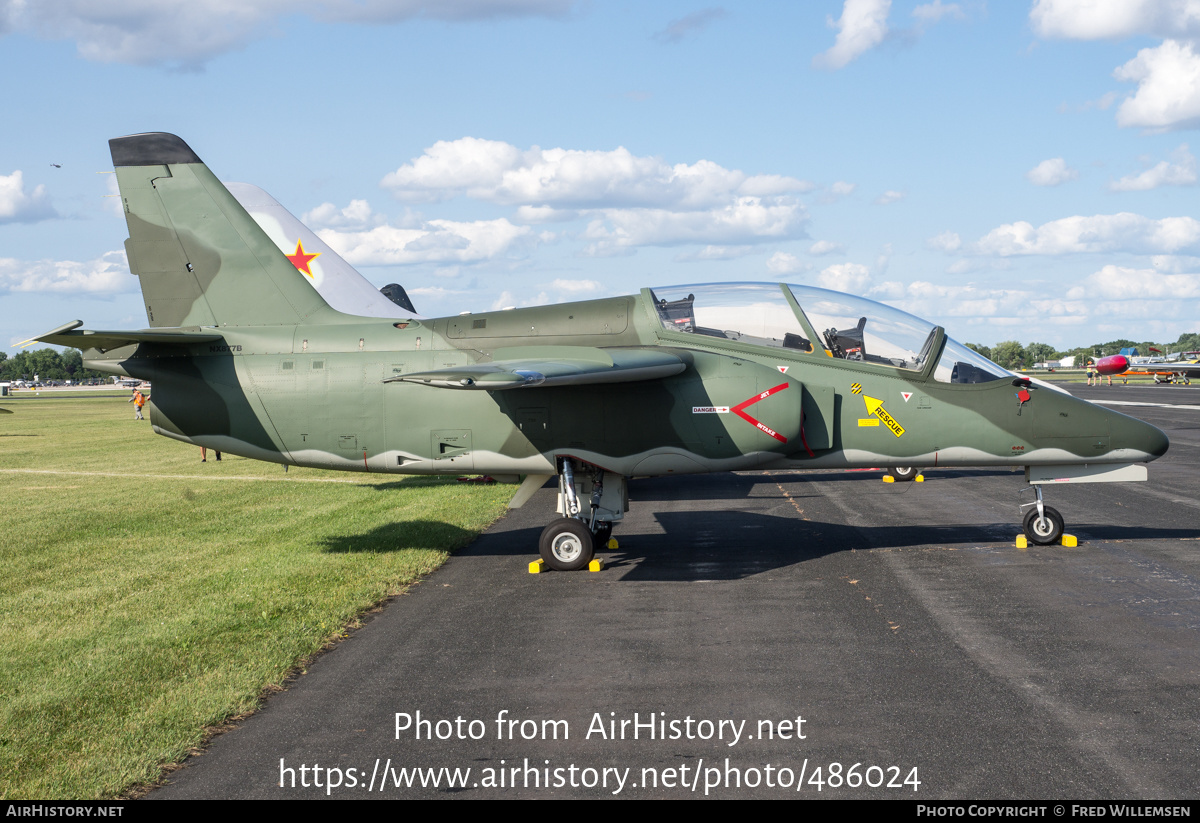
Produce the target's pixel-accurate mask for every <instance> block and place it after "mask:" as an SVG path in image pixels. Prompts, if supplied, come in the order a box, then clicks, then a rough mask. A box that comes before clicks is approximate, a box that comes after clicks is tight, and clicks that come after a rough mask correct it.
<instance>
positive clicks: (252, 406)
mask: <svg viewBox="0 0 1200 823" xmlns="http://www.w3.org/2000/svg"><path fill="white" fill-rule="evenodd" d="M110 147H111V150H112V155H113V161H114V165H115V167H116V173H117V179H118V183H119V185H120V191H121V196H122V200H123V203H124V208H125V215H126V219H127V222H128V227H129V239H128V240H127V241H126V250H127V252H128V256H129V263H130V268H131V270H132V271H133V272H134V274H136V275H137V276H138V277H139V278H140V280H141V289H142V294H143V298H144V300H145V304H146V315H147V318H148V319H149V324H150V328H149V329H147V330H144V331H139V332H121V331H97V332H90V331H84V330H81V329H79V328H78V327H79V326H80V325H81V323H80V322H78V321H77V322H75V323H72V324H68V325H66V326H63V327H61V328H60V329H56V330H55V331H54V332H51V333H49V334H47V335H43V336H42V337H40V338H39V339H40V340H42V341H45V342H49V343H55V344H59V345H68V346H74V347H77V348H81V349H83V350H84V361H85V364H86V365H87V366H88V367H89V368H94V369H100V370H103V371H106V372H110V373H113V374H119V375H128V376H131V377H136V378H142V379H144V380H148V381H151V382H152V384H153V393H152V397H151V402H150V404H149V409H150V419H151V421H152V424H153V426H154V430H155V431H156V432H158V433H159V434H163V435H166V436H168V437H172V438H175V439H177V440H182V441H184V442H187V443H193V444H197V445H202V446H207V447H210V448H216V449H220V450H221V451H225V452H229V453H232V454H238V455H243V456H246V457H251V458H256V459H260V460H269V461H274V462H278V463H283V464H292V465H301V466H313V467H320V468H327V469H339V470H344V471H369V472H381V473H401V474H442V473H449V474H462V473H489V474H496V475H521V474H525V475H541V476H553V475H555V474H558V473H559V471H560V465H559V463H560V460H561V458H564V457H568V458H573V459H574V460H575V461H577V463H576V465H578V463H579V462H582V463H584V464H590V467H598V468H601V469H603V470H604V471H605V472H608V473H609V474H610V475H611V476H614V477H616V476H620V477H631V476H646V475H665V474H671V473H676V474H686V473H695V472H710V471H725V470H736V469H780V468H834V467H869V466H927V467H929V466H1034V465H1050V466H1063V465H1072V464H1088V465H1095V464H1131V463H1140V462H1146V461H1150V460H1153V459H1155V458H1156V457H1158V456H1160V455H1162V454H1163V453H1165V451H1166V449H1167V439H1166V436H1165V435H1164V434H1163V433H1162V432H1160V431H1159V430H1158V429H1156V428H1154V427H1152V426H1149V425H1147V424H1145V423H1143V422H1141V421H1138V420H1135V419H1133V418H1130V417H1127V416H1125V415H1122V414H1119V413H1117V412H1114V411H1110V410H1108V409H1105V408H1101V407H1099V406H1096V405H1093V404H1090V403H1087V402H1085V401H1083V400H1079V399H1077V398H1074V397H1071V396H1069V395H1067V394H1065V393H1062V392H1058V391H1053V390H1050V389H1048V388H1044V387H1040V386H1037V385H1032V386H1025V387H1024V388H1025V390H1027V392H1028V395H1027V396H1028V397H1029V398H1030V399H1029V401H1028V402H1025V403H1020V402H1019V399H1018V397H1017V396H1016V394H1017V393H1018V391H1020V390H1021V389H1022V387H1021V386H1014V384H1013V382H1012V381H1010V380H1008V379H1003V380H992V381H990V382H983V383H947V382H940V381H937V380H934V379H933V370H934V366H935V365H936V364H937V362H938V359H939V357H940V355H941V352H942V347H943V346H945V345H946V343H947V341H948V338H946V336H945V333H944V332H943V331H942V330H941V329H940V328H936V329H935V330H934V332H933V333H932V334H931V340H932V349H931V352H930V353H931V356H929V357H928V359H927V361H926V363H925V365H924V367H923V368H922V369H921V370H919V371H915V370H912V369H901V368H894V367H891V366H888V365H881V364H879V363H871V362H856V361H854V360H844V359H837V358H834V357H832V356H830V353H829V352H827V351H826V349H825V347H824V346H822V345H821V344H820V342H819V340H820V338H819V337H817V336H816V334H815V330H813V329H812V328H811V325H810V324H809V321H808V320H807V319H804V320H803V324H804V328H805V329H806V330H807V331H808V332H809V333H808V335H807V336H808V337H809V338H810V339H814V340H816V341H818V342H817V345H815V346H813V347H812V351H803V350H800V349H795V348H780V347H767V346H762V345H756V344H754V343H750V342H745V341H742V340H736V339H725V338H723V337H719V336H717V337H714V336H705V335H700V334H696V333H687V332H685V331H673V330H670V329H668V328H666V327H665V326H664V323H663V322H662V318H661V316H660V313H659V311H658V307H657V301H656V299H655V297H654V296H653V295H652V293H651V291H650V290H649V289H646V290H643V291H642V292H641V294H638V295H629V296H623V297H614V298H608V299H602V300H591V301H585V302H577V303H565V304H559V305H552V306H541V307H536V308H523V309H513V310H507V311H495V312H486V313H481V314H469V315H463V316H455V317H442V318H418V317H412V318H403V319H401V320H399V321H397V319H396V318H395V317H389V318H383V319H381V318H372V317H362V316H353V315H348V314H343V313H341V312H338V311H335V310H334V309H332V308H331V307H330V306H329V305H328V304H327V303H326V302H325V301H324V300H322V299H321V297H320V295H319V294H318V292H317V291H316V290H315V288H314V287H313V285H312V284H311V283H310V282H308V279H307V278H305V277H304V276H303V275H302V274H301V273H300V272H299V271H297V268H296V266H295V265H293V263H292V262H291V261H290V260H289V259H288V258H287V257H285V255H284V253H283V252H281V251H280V249H279V247H278V246H277V245H276V243H275V242H273V241H272V240H271V239H270V238H269V237H268V236H267V235H266V234H265V233H264V232H263V231H262V229H261V228H260V227H259V226H258V225H257V224H256V223H255V222H254V220H253V219H251V217H250V216H249V215H248V214H247V213H246V211H245V209H244V208H243V207H242V206H241V205H239V203H238V201H237V200H236V199H235V198H234V197H233V196H232V195H231V194H230V193H229V191H228V190H227V189H226V188H225V187H224V186H223V185H222V184H221V183H220V182H219V181H218V180H217V178H216V177H214V176H213V174H212V173H211V172H210V171H209V170H208V168H207V167H206V166H205V165H204V164H203V163H201V162H200V160H199V158H198V157H197V156H196V155H195V154H194V153H193V152H192V150H191V149H190V148H189V147H188V146H187V145H186V144H185V143H184V142H183V141H182V140H180V139H179V138H178V137H175V136H173V135H167V134H146V135H133V136H130V137H123V138H117V139H114V140H112V141H110ZM778 288H780V289H781V290H782V291H783V294H784V296H785V298H786V299H787V300H788V303H789V304H790V305H792V306H793V307H795V305H796V301H795V298H794V297H793V296H792V292H790V291H789V290H788V289H787V288H786V287H784V286H779V287H778ZM798 316H803V314H802V313H798ZM997 368H998V367H997ZM385 381H388V382H385ZM904 393H908V395H909V396H908V397H905V396H904ZM872 402H873V403H874V408H872ZM739 404H740V409H739V410H738V411H736V412H735V411H733V409H734V407H738V406H739ZM707 409H715V410H717V411H715V412H711V413H706V411H705V410H707ZM722 409H723V410H724V411H720V410H722ZM873 418H874V419H877V420H879V421H880V422H881V424H874V423H871V424H869V425H867V424H864V423H861V422H860V421H864V420H865V421H867V422H868V423H869V422H870V420H871V419H873ZM606 476H609V475H606ZM618 518H619V515H618ZM618 518H614V519H618Z"/></svg>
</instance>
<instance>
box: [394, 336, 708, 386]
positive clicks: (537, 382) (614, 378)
mask: <svg viewBox="0 0 1200 823" xmlns="http://www.w3.org/2000/svg"><path fill="white" fill-rule="evenodd" d="M493 356H494V358H495V359H494V360H492V361H491V362H489V363H474V364H472V365H470V366H453V367H451V368H448V369H435V370H433V371H425V372H415V373H413V374H402V375H400V376H399V377H391V378H388V379H387V380H384V381H383V382H385V383H397V382H404V383H419V384H421V385H425V386H434V387H436V388H439V389H470V390H476V391H478V390H483V391H502V390H504V389H520V388H531V387H534V386H586V385H595V384H599V383H632V382H634V381H637V380H661V379H662V378H664V377H670V376H672V375H675V374H679V373H680V372H681V371H683V370H684V369H686V368H687V366H688V361H687V360H685V357H686V355H684V354H682V353H676V352H673V351H668V350H666V349H660V348H638V347H630V348H613V349H598V348H589V347H586V346H523V347H516V348H509V349H497V350H496V352H495V353H494V355H493Z"/></svg>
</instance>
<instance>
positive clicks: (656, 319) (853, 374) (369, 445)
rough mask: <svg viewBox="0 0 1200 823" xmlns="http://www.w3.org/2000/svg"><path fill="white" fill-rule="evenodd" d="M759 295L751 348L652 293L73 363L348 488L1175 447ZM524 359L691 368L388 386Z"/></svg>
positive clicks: (1131, 456) (168, 415) (207, 437)
mask: <svg viewBox="0 0 1200 823" xmlns="http://www.w3.org/2000/svg"><path fill="white" fill-rule="evenodd" d="M763 288H764V290H765V291H764V294H770V291H769V289H770V288H782V289H784V290H785V291H784V292H783V294H784V295H785V296H786V297H787V298H788V299H787V301H786V303H787V305H788V306H791V307H792V309H794V310H795V312H796V325H795V327H794V329H795V331H794V333H790V332H781V333H779V335H778V337H777V338H772V337H770V335H771V334H772V333H773V332H772V331H771V330H770V329H768V330H767V331H761V330H759V327H758V326H754V324H756V323H760V319H759V314H761V313H762V310H761V309H760V308H758V304H757V303H755V304H754V306H755V312H758V313H759V314H753V318H754V319H752V320H746V319H745V318H747V317H749V316H750V315H748V314H747V313H746V311H745V307H744V306H741V305H739V307H738V310H739V312H740V314H738V315H737V316H738V317H741V318H743V324H744V325H745V327H746V328H750V327H751V326H754V329H753V330H752V332H744V331H739V330H737V329H722V328H720V327H718V326H713V327H706V326H703V325H701V323H700V322H699V321H695V320H694V319H693V318H688V322H687V323H684V324H682V325H678V324H679V323H680V321H679V320H678V319H675V320H672V319H671V318H677V317H678V316H680V314H679V312H675V313H674V314H672V313H671V312H670V311H668V307H669V304H668V301H667V300H666V299H665V298H660V297H658V296H657V295H655V293H654V292H653V291H651V290H649V289H647V290H644V291H643V292H642V293H641V294H640V295H630V296H624V297H615V298H609V299H604V300H592V301H586V302H579V303H566V304H558V305H552V306H542V307H537V308H526V309H514V310H509V311H497V312H487V313H482V314H468V315H461V316H454V317H443V318H434V319H419V320H416V319H414V320H406V321H401V322H396V321H395V319H387V320H380V319H374V318H364V317H353V316H349V315H341V316H340V318H339V319H338V320H337V322H332V323H331V322H325V323H323V324H320V325H295V326H285V325H279V326H246V325H242V326H222V327H219V328H217V329H215V331H217V332H219V333H220V335H221V337H222V338H223V339H222V342H219V343H203V344H195V345H191V346H187V347H180V346H173V347H166V346H161V347H160V346H156V345H154V344H148V343H142V344H140V345H137V346H127V347H125V348H124V349H120V350H113V351H109V352H105V353H101V352H99V351H97V350H94V349H93V350H89V351H88V352H86V353H85V359H86V360H87V365H88V366H89V367H92V368H101V369H104V370H107V371H110V372H113V373H118V374H127V375H129V376H132V377H138V378H142V379H145V380H149V381H151V383H152V385H153V391H152V396H151V403H150V415H151V421H152V423H153V425H154V428H155V430H156V431H157V432H158V433H160V434H163V435H166V436H168V437H173V438H176V439H179V440H183V441H185V442H189V443H194V444H198V445H204V446H210V447H215V448H219V449H221V450H222V451H227V452H230V453H233V454H240V455H244V456H247V457H252V458H256V459H260V460H270V461H275V462H279V463H285V464H292V465H301V466H312V467H318V468H326V469H340V470H347V471H370V472H384V473H400V474H443V473H446V474H462V473H488V474H554V473H555V472H556V469H555V465H556V459H557V458H561V457H572V458H576V459H578V460H582V461H585V462H587V463H590V464H593V465H595V466H598V467H601V468H603V469H605V470H607V471H610V472H613V473H616V474H620V475H625V476H646V475H664V474H672V473H677V474H686V473H696V472H708V471H725V470H741V469H762V468H828V467H841V468H849V467H856V466H857V467H862V466H914V465H915V466H998V465H1013V466H1028V465H1038V464H1046V465H1050V464H1063V463H1081V462H1086V463H1134V462H1144V461H1148V460H1153V459H1154V458H1156V457H1158V456H1160V455H1161V454H1163V453H1164V452H1165V451H1166V448H1167V440H1166V437H1165V436H1164V435H1163V434H1162V433H1161V432H1160V431H1158V430H1157V429H1155V428H1154V427H1152V426H1149V425H1147V424H1145V423H1142V422H1140V421H1138V420H1135V419H1133V418H1130V417H1127V416H1125V415H1122V414H1119V413H1117V412H1113V411H1110V410H1108V409H1105V408H1101V407H1099V406H1096V405H1093V404H1090V403H1087V402H1085V401H1082V400H1079V399H1077V398H1074V397H1071V396H1069V395H1067V394H1065V393H1062V392H1059V391H1054V390H1051V389H1049V388H1043V387H1039V386H1030V385H1027V381H1026V384H1019V383H1020V378H1017V377H1016V376H1014V375H1012V374H1010V373H1007V372H1003V370H1002V369H999V367H995V368H994V369H992V371H993V372H994V371H997V370H998V371H999V372H1000V374H991V373H989V374H986V375H984V376H983V377H980V376H979V375H980V373H981V372H985V371H987V369H988V368H990V366H994V364H989V365H987V366H983V367H982V368H981V367H980V366H979V363H978V361H972V362H973V363H975V365H969V364H968V363H967V361H966V360H965V359H964V360H963V361H962V362H957V361H955V360H954V357H957V356H958V355H952V354H951V348H950V347H951V345H953V346H957V344H954V343H953V341H950V340H949V339H948V338H946V337H945V334H944V332H942V331H941V329H934V328H933V327H932V326H930V327H929V328H930V329H931V331H930V332H929V335H928V338H927V339H926V340H925V347H924V349H922V350H921V353H920V354H919V355H917V354H909V355H907V357H908V358H909V359H908V360H905V359H904V358H905V355H903V354H899V355H898V354H897V353H896V352H895V351H890V352H888V354H889V356H888V357H884V356H878V355H873V354H872V352H874V351H882V350H883V348H882V347H883V346H884V345H885V341H883V340H881V339H877V338H875V337H872V335H871V329H872V326H871V325H869V324H868V325H867V332H866V335H865V338H864V335H863V331H862V328H861V327H862V324H861V323H860V324H859V329H858V331H859V334H858V337H857V338H854V336H853V330H850V331H849V332H848V331H846V330H845V329H843V330H842V331H841V332H837V331H836V330H835V329H830V330H829V331H830V332H834V334H833V335H832V336H831V335H830V334H829V333H828V332H825V333H821V332H818V331H817V328H818V326H817V325H815V324H816V322H817V321H816V320H815V319H810V315H813V316H815V315H816V314H817V313H819V311H820V310H819V309H817V308H812V309H809V308H808V307H807V306H805V307H804V308H801V307H800V306H799V304H798V302H797V300H799V299H800V297H798V296H796V295H800V296H803V297H807V298H808V299H809V300H813V299H815V298H814V297H813V294H815V292H816V291H819V290H808V292H801V291H800V290H799V288H798V287H790V289H791V290H790V291H789V290H788V289H789V287H786V286H773V287H766V286H764V287H763ZM700 294H701V298H703V297H704V296H705V295H704V293H703V292H700ZM830 294H835V293H830ZM688 297H689V298H691V297H693V295H692V294H689V295H688ZM818 297H819V295H818ZM772 299H774V298H772ZM682 302H683V301H675V302H674V303H671V304H670V305H675V304H676V303H682ZM695 302H696V304H697V307H695V311H692V310H693V308H694V307H693V305H692V301H691V300H689V301H687V309H688V311H687V312H685V314H691V315H693V316H695V317H702V316H703V315H702V312H701V311H700V309H699V307H698V306H699V303H700V301H699V300H697V301H695ZM743 302H745V301H743ZM864 302H869V301H864ZM873 305H876V306H877V305H878V304H873ZM854 308H857V306H855V307H854ZM772 310H774V308H772ZM730 316H732V315H730ZM905 317H909V316H905ZM722 319H724V318H722ZM913 319H914V320H915V318H913ZM728 322H731V323H734V325H737V321H728ZM873 322H874V321H873ZM885 323H886V321H879V323H877V324H876V325H881V326H882V325H884V324H885ZM205 331H212V330H210V329H205ZM918 331H920V329H918ZM839 335H840V336H839ZM864 339H865V340H866V341H867V342H866V343H865V344H864V343H863V340H864ZM856 340H857V343H858V345H857V346H856V345H855V341H856ZM822 341H824V342H822ZM529 347H546V348H545V351H547V352H552V351H562V350H566V349H567V348H569V347H582V348H584V349H588V350H595V349H600V350H611V349H618V348H623V347H662V348H665V349H668V350H670V351H671V352H673V353H675V354H676V355H678V356H679V357H680V358H681V359H682V361H683V362H684V363H685V364H686V368H685V369H684V370H683V371H681V372H679V373H678V374H675V375H673V376H670V377H665V378H661V379H654V380H634V381H630V382H616V383H611V384H602V385H576V386H532V387H530V388H518V389H512V390H507V391H455V390H451V389H447V388H439V387H434V386H431V385H422V384H420V383H412V382H403V381H400V382H389V383H385V382H384V381H385V380H389V379H393V378H397V377H403V376H404V375H407V374H412V373H417V372H429V371H433V370H440V369H453V368H456V367H463V366H470V365H472V364H479V363H486V362H488V361H492V360H502V359H503V357H504V352H505V350H510V349H518V348H523V349H526V350H527V349H529ZM918 347H919V343H918V344H914V345H913V346H912V348H913V350H914V351H915V350H916V349H917V348H918ZM959 348H960V349H961V347H959ZM953 351H955V352H957V351H958V349H954V350H953ZM548 356H549V355H548ZM962 357H964V358H965V357H966V355H963V356H962ZM984 362H985V363H986V361H984ZM897 364H899V365H897ZM951 375H953V376H951ZM966 375H970V377H966ZM985 378H986V379H985ZM1014 379H1015V380H1017V382H1018V384H1014ZM967 380H972V381H976V382H965V381H967Z"/></svg>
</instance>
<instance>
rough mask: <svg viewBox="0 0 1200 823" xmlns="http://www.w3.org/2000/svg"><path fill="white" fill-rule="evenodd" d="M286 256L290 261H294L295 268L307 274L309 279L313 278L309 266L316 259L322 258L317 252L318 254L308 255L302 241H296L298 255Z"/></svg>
mask: <svg viewBox="0 0 1200 823" xmlns="http://www.w3.org/2000/svg"><path fill="white" fill-rule="evenodd" d="M284 256H285V257H287V259H288V260H291V261H292V265H293V266H295V267H296V268H297V269H299V270H300V271H302V272H304V273H305V274H307V275H308V276H309V277H312V276H313V273H312V269H310V268H309V266H308V264H309V263H311V262H312V261H313V260H315V259H316V258H318V257H320V256H321V253H320V252H317V253H316V254H306V253H305V252H304V243H303V242H302V241H300V240H297V241H296V253H295V254H288V255H284Z"/></svg>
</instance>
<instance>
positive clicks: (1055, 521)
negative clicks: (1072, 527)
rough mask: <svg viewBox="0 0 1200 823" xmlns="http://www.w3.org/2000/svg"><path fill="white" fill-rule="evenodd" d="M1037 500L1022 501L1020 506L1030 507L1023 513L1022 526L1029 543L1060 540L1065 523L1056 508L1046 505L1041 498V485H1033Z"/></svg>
mask: <svg viewBox="0 0 1200 823" xmlns="http://www.w3.org/2000/svg"><path fill="white" fill-rule="evenodd" d="M1033 491H1034V493H1035V494H1036V495H1037V500H1035V501H1033V502H1032V503H1022V504H1021V508H1023V509H1024V508H1026V507H1032V508H1030V509H1029V511H1027V512H1026V513H1025V519H1024V520H1023V521H1022V528H1023V530H1024V532H1025V536H1026V537H1027V538H1029V542H1030V543H1034V544H1036V545H1038V546H1049V545H1052V544H1054V543H1057V542H1059V541H1060V540H1062V536H1063V531H1065V530H1066V524H1065V523H1064V522H1063V517H1062V515H1061V514H1059V513H1058V509H1054V508H1051V507H1050V506H1047V505H1046V504H1045V502H1044V501H1043V500H1042V487H1041V486H1033Z"/></svg>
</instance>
